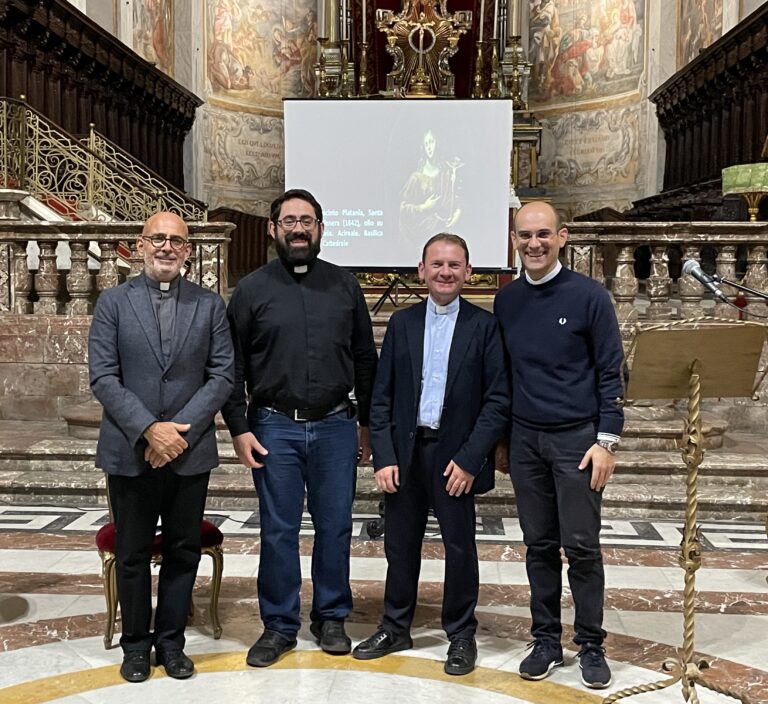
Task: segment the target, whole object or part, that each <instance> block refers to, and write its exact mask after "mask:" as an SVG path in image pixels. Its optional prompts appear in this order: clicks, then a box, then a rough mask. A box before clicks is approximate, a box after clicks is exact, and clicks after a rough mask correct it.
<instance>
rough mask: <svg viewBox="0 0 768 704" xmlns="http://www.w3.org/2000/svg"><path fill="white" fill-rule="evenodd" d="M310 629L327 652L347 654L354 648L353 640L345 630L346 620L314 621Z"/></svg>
mask: <svg viewBox="0 0 768 704" xmlns="http://www.w3.org/2000/svg"><path fill="white" fill-rule="evenodd" d="M309 630H310V631H311V633H312V635H313V636H314V637H315V638H317V642H318V643H319V644H320V647H321V648H322V649H323V651H325V652H326V653H332V654H333V655H345V654H346V653H348V652H349V651H350V650H352V641H351V640H350V639H349V636H348V635H347V634H346V632H345V631H344V621H313V622H312V623H311V624H310V626H309Z"/></svg>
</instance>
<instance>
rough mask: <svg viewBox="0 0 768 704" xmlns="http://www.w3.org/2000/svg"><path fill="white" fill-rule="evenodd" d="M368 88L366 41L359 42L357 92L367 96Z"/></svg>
mask: <svg viewBox="0 0 768 704" xmlns="http://www.w3.org/2000/svg"><path fill="white" fill-rule="evenodd" d="M369 91H370V89H369V87H368V42H360V79H359V87H358V94H359V95H360V96H361V97H368V95H369V94H370V93H369Z"/></svg>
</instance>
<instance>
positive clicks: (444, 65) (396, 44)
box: [376, 0, 472, 97]
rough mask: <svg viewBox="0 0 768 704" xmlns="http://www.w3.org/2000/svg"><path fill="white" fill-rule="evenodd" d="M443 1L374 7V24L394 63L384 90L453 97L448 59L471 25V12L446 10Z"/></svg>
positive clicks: (408, 0)
mask: <svg viewBox="0 0 768 704" xmlns="http://www.w3.org/2000/svg"><path fill="white" fill-rule="evenodd" d="M446 5H447V0H441V1H438V2H434V1H431V0H414V1H412V0H404V5H403V10H402V11H401V12H399V13H397V14H396V13H395V12H394V11H392V10H383V9H379V10H376V27H377V28H378V29H379V30H380V31H382V32H384V33H385V34H386V36H387V47H386V50H387V53H389V54H390V56H392V58H393V60H394V65H393V67H392V70H391V71H390V72H389V73H388V74H387V92H388V93H398V92H400V91H401V90H402V89H403V88H404V87H406V86H407V88H408V92H407V95H409V96H413V97H427V96H433V95H435V94H437V95H439V96H441V97H453V96H454V95H455V91H454V75H453V72H452V71H451V70H450V68H449V66H448V60H449V59H450V58H451V57H452V56H454V55H455V54H456V52H457V51H458V42H459V37H460V36H461V35H462V34H465V33H466V32H467V30H469V28H470V27H471V26H472V12H470V11H465V10H461V11H459V12H455V13H448V10H447V7H446Z"/></svg>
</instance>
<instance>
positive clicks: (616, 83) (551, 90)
mask: <svg viewBox="0 0 768 704" xmlns="http://www.w3.org/2000/svg"><path fill="white" fill-rule="evenodd" d="M529 9H530V28H529V35H528V36H529V40H528V60H529V61H530V62H531V64H532V66H531V82H530V86H529V98H530V102H531V104H532V106H534V107H536V108H538V109H541V108H547V107H562V106H564V105H569V104H579V103H588V102H592V101H599V100H604V99H606V98H609V97H612V96H616V95H620V94H625V93H630V92H637V91H638V89H639V84H640V80H641V76H642V72H643V68H644V63H645V33H646V31H645V17H646V7H645V0H529Z"/></svg>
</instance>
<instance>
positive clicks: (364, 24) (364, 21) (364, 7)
mask: <svg viewBox="0 0 768 704" xmlns="http://www.w3.org/2000/svg"><path fill="white" fill-rule="evenodd" d="M367 14H368V12H367V8H366V6H365V0H363V44H365V42H366V36H365V34H366V32H365V30H366V24H367V19H368V18H367V17H366V15H367Z"/></svg>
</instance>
